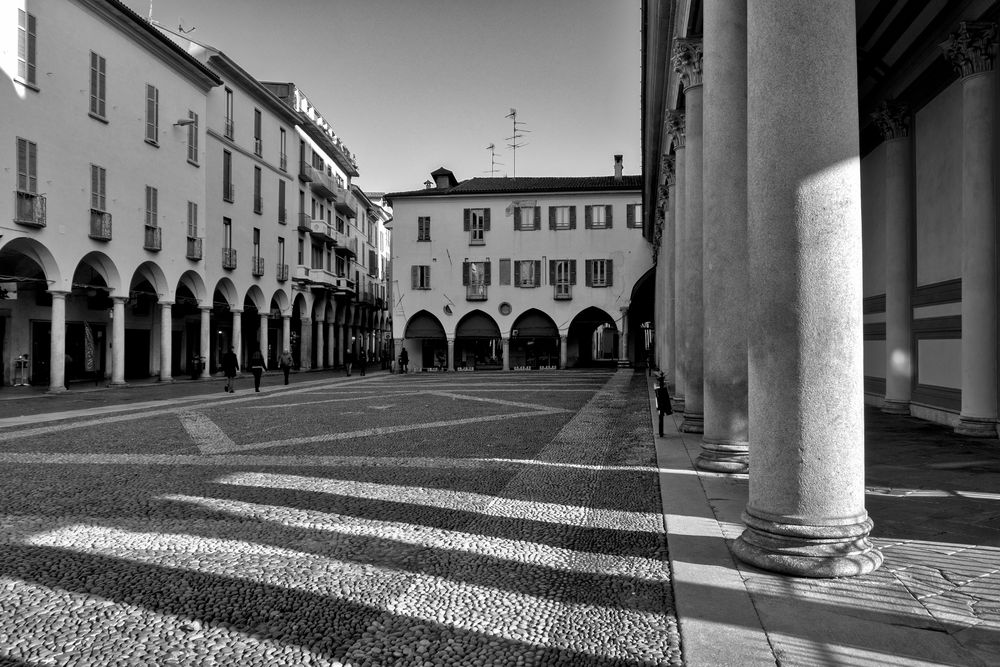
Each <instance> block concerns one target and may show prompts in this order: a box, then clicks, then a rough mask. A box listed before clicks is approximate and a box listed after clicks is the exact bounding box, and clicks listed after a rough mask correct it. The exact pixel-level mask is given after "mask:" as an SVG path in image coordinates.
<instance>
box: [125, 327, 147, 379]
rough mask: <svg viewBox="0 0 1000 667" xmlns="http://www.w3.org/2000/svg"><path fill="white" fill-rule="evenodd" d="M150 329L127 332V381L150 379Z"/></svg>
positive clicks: (127, 330)
mask: <svg viewBox="0 0 1000 667" xmlns="http://www.w3.org/2000/svg"><path fill="white" fill-rule="evenodd" d="M150 343H151V341H150V336H149V329H126V330H125V379H126V380H130V379H131V380H135V379H140V378H148V377H149V350H150Z"/></svg>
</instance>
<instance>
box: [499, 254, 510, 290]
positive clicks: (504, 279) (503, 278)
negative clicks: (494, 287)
mask: <svg viewBox="0 0 1000 667" xmlns="http://www.w3.org/2000/svg"><path fill="white" fill-rule="evenodd" d="M500 284H501V285H510V260H509V259H501V260H500Z"/></svg>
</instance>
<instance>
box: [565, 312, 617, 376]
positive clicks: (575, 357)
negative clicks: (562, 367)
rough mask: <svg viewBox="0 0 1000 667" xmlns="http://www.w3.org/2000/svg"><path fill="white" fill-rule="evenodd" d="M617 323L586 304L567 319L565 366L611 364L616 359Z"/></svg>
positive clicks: (606, 314)
mask: <svg viewBox="0 0 1000 667" xmlns="http://www.w3.org/2000/svg"><path fill="white" fill-rule="evenodd" d="M618 333H619V332H618V325H617V324H616V323H615V318H614V317H612V316H611V315H610V314H609V313H608V312H607V311H605V310H604V309H603V308H598V307H597V306H589V307H587V308H584V309H582V310H581V311H580V312H579V313H577V314H576V316H575V317H574V318H573V319H572V321H570V324H569V332H568V334H567V337H566V338H567V340H566V365H567V366H600V365H604V364H614V363H615V361H614V360H615V359H617V358H618Z"/></svg>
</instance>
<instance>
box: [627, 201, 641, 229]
mask: <svg viewBox="0 0 1000 667" xmlns="http://www.w3.org/2000/svg"><path fill="white" fill-rule="evenodd" d="M625 225H626V226H627V227H629V228H630V229H642V204H628V205H626V206H625Z"/></svg>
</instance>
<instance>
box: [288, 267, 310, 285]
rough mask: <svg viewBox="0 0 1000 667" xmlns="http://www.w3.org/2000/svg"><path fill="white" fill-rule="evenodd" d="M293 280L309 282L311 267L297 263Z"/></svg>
mask: <svg viewBox="0 0 1000 667" xmlns="http://www.w3.org/2000/svg"><path fill="white" fill-rule="evenodd" d="M292 280H295V281H297V282H301V283H307V282H309V267H308V266H305V265H304V264H296V265H295V273H293V274H292Z"/></svg>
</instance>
